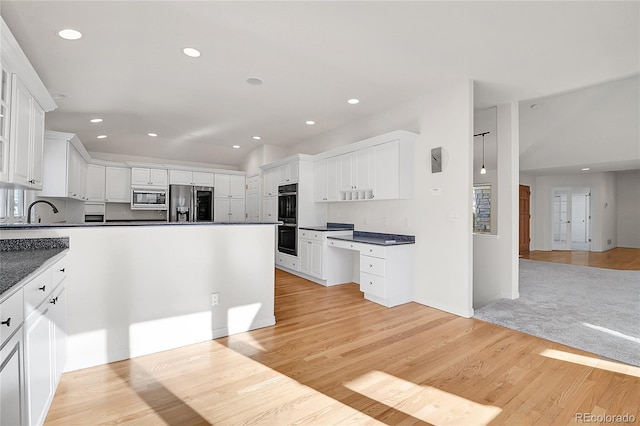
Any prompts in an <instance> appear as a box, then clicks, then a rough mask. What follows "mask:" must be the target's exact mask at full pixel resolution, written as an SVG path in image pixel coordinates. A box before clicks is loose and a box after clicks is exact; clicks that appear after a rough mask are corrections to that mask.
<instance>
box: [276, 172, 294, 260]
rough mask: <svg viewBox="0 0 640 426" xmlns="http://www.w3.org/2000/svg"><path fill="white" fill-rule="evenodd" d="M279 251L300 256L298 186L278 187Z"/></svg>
mask: <svg viewBox="0 0 640 426" xmlns="http://www.w3.org/2000/svg"><path fill="white" fill-rule="evenodd" d="M278 220H279V221H280V222H282V225H279V226H278V251H279V252H281V253H285V254H290V255H293V256H297V255H298V184H296V183H293V184H290V185H282V186H279V187H278Z"/></svg>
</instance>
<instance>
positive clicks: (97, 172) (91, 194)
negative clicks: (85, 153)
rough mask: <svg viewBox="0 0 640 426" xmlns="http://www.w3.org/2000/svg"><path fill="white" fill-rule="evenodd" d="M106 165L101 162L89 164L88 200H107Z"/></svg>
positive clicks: (87, 179)
mask: <svg viewBox="0 0 640 426" xmlns="http://www.w3.org/2000/svg"><path fill="white" fill-rule="evenodd" d="M105 185H106V167H105V166H101V165H99V164H87V178H86V186H85V188H86V189H85V196H86V197H87V201H98V202H104V201H105V196H104V194H105Z"/></svg>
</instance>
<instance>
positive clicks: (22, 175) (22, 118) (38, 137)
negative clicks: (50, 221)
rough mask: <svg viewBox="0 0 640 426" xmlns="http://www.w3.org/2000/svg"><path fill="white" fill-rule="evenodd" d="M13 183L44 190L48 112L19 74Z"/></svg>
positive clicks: (15, 93) (11, 138)
mask: <svg viewBox="0 0 640 426" xmlns="http://www.w3.org/2000/svg"><path fill="white" fill-rule="evenodd" d="M11 86H12V96H11V127H10V132H9V133H10V136H9V141H10V142H9V155H10V161H9V173H8V175H9V182H10V183H12V184H15V185H17V186H21V187H24V188H28V189H37V190H38V189H42V157H43V143H44V110H43V109H42V107H40V105H39V104H38V102H37V101H36V100H35V98H34V97H33V96H32V95H31V93H29V90H28V89H27V88H26V86H25V85H24V84H23V83H22V81H21V80H20V79H19V78H18V76H17V75H16V74H13V75H12V79H11Z"/></svg>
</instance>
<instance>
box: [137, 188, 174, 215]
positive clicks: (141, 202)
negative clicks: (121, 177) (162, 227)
mask: <svg viewBox="0 0 640 426" xmlns="http://www.w3.org/2000/svg"><path fill="white" fill-rule="evenodd" d="M166 209H167V190H166V189H163V188H132V189H131V210H166Z"/></svg>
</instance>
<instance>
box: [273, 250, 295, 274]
mask: <svg viewBox="0 0 640 426" xmlns="http://www.w3.org/2000/svg"><path fill="white" fill-rule="evenodd" d="M277 266H282V267H283V268H286V269H287V270H291V271H298V270H300V265H299V263H298V256H292V255H290V254H285V253H280V252H279V251H276V267H277Z"/></svg>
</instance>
